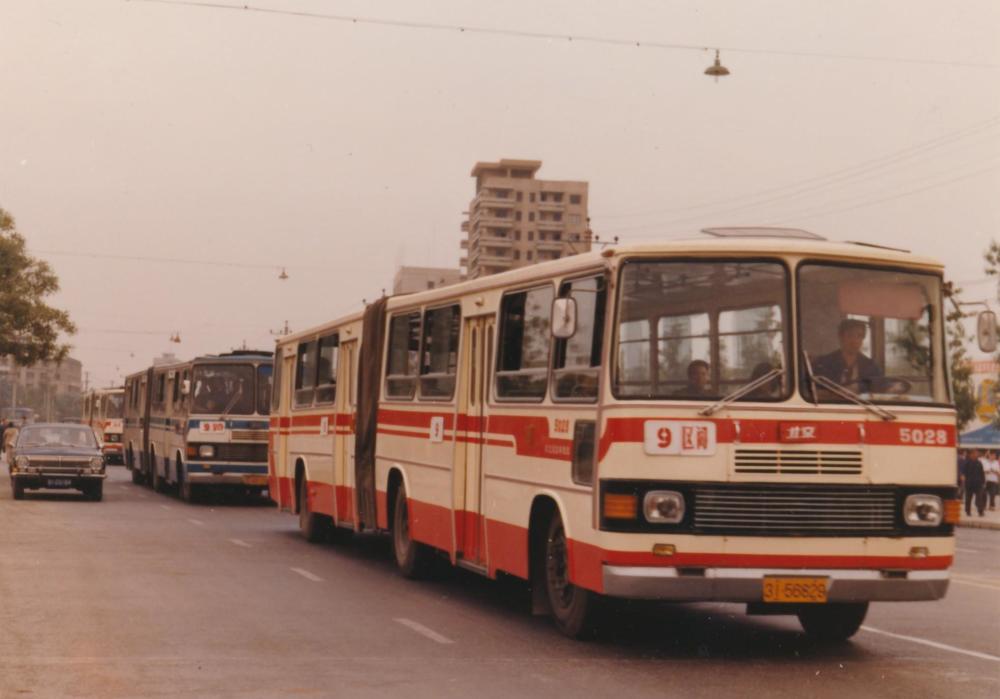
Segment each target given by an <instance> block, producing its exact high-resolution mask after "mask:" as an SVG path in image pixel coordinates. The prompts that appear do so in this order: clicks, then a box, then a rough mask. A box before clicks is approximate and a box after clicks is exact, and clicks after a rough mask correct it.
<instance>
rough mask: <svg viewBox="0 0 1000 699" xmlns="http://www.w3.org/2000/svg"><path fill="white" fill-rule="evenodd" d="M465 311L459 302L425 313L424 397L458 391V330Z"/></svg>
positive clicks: (448, 396)
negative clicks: (456, 377) (456, 381)
mask: <svg viewBox="0 0 1000 699" xmlns="http://www.w3.org/2000/svg"><path fill="white" fill-rule="evenodd" d="M461 319H462V311H461V309H460V308H459V306H458V304H455V305H454V306H447V307H445V308H435V309H433V310H428V311H427V312H426V313H425V314H424V348H423V353H422V357H423V359H422V360H421V362H420V397H421V398H430V399H432V400H434V399H437V400H440V399H449V398H451V397H452V396H453V395H454V393H455V374H456V372H457V371H458V332H459V326H460V324H461Z"/></svg>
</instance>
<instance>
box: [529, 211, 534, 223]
mask: <svg viewBox="0 0 1000 699" xmlns="http://www.w3.org/2000/svg"><path fill="white" fill-rule="evenodd" d="M528 220H529V221H534V220H535V212H534V211H529V212H528Z"/></svg>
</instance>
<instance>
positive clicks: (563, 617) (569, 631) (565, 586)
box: [544, 512, 596, 638]
mask: <svg viewBox="0 0 1000 699" xmlns="http://www.w3.org/2000/svg"><path fill="white" fill-rule="evenodd" d="M544 575H545V591H546V594H547V595H548V600H549V607H550V609H551V612H552V619H553V621H555V624H556V627H557V628H558V629H559V630H560V631H561V632H562V633H564V634H565V635H567V636H569V637H570V638H581V637H583V636H587V635H589V634H590V633H591V632H592V631H593V630H594V608H595V606H596V604H595V603H596V598H595V596H594V594H593V593H592V592H590V591H589V590H584V589H583V588H581V587H577V586H576V585H574V584H572V583H571V582H570V581H569V556H568V549H567V545H566V530H565V529H564V528H563V523H562V518H561V517H560V516H559V513H558V512H553V513H552V518H551V519H550V520H549V527H548V531H547V533H546V536H545V571H544Z"/></svg>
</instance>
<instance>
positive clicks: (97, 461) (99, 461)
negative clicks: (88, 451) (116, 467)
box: [90, 456, 104, 468]
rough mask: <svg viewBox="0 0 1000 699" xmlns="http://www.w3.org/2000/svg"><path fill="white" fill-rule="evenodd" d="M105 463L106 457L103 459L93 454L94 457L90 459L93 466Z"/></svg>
mask: <svg viewBox="0 0 1000 699" xmlns="http://www.w3.org/2000/svg"><path fill="white" fill-rule="evenodd" d="M103 465H104V459H102V458H101V457H99V456H93V457H91V459H90V467H91V468H100V467H101V466H103Z"/></svg>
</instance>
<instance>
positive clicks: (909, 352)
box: [270, 229, 958, 639]
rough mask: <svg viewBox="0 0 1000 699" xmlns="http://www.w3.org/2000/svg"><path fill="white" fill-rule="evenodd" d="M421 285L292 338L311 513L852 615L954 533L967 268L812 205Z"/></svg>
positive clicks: (296, 429)
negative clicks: (681, 235)
mask: <svg viewBox="0 0 1000 699" xmlns="http://www.w3.org/2000/svg"><path fill="white" fill-rule="evenodd" d="M706 233H708V234H709V235H707V236H705V237H704V238H703V239H696V240H689V241H674V242H669V243H663V244H657V245H643V246H635V247H625V246H623V247H619V248H615V249H607V250H604V251H603V252H600V253H597V252H595V253H588V254H583V255H577V256H574V257H569V258H565V259H562V260H556V261H553V262H548V263H544V264H538V265H534V266H531V267H525V268H521V269H517V270H513V271H510V272H506V273H503V274H497V275H495V276H489V277H485V278H480V279H476V280H473V281H469V282H464V283H461V284H456V285H454V286H450V287H445V288H441V289H435V290H429V291H425V292H420V293H416V294H412V295H405V296H397V297H392V298H389V299H382V300H380V301H378V302H376V303H374V304H372V305H370V306H368V307H367V309H366V310H365V311H364V312H363V313H359V314H356V315H353V316H349V317H347V318H343V319H340V320H336V321H333V322H331V323H328V324H326V325H324V326H322V327H317V328H314V329H312V330H309V331H306V332H301V333H297V334H294V335H290V336H287V337H285V338H282V339H281V340H280V341H279V342H278V347H277V353H276V355H275V375H276V377H277V380H276V382H275V385H276V386H277V389H276V390H275V392H274V395H273V403H272V416H271V443H270V449H271V454H270V469H271V470H270V478H271V483H270V485H271V489H272V494H273V497H274V498H275V499H276V500H277V502H278V504H279V506H280V507H281V508H284V509H286V510H290V511H293V512H297V513H298V514H299V521H300V524H301V527H302V529H303V531H304V533H305V534H306V536H307V537H309V538H312V539H315V538H317V537H318V536H319V534H320V533H322V531H323V529H324V527H329V526H330V525H336V526H337V527H345V528H349V529H354V530H387V531H390V532H391V534H392V540H393V551H394V554H395V558H396V561H397V563H398V565H399V568H400V569H401V570H402V572H403V573H404V574H405V575H407V576H416V575H418V574H420V573H421V571H422V570H423V569H424V568H425V566H426V565H427V563H428V556H429V555H433V554H434V553H435V552H438V553H439V554H441V555H443V556H447V557H448V558H450V560H451V562H452V563H453V564H456V565H461V566H463V567H466V568H469V569H472V570H475V571H478V572H480V573H482V574H484V575H488V576H491V577H492V576H495V575H496V574H497V573H498V572H503V573H507V574H511V575H514V576H518V577H521V578H524V579H527V580H529V581H530V583H531V589H532V598H533V607H534V611H535V612H536V613H544V612H548V613H550V614H551V615H552V616H553V617H554V619H555V622H556V624H557V625H558V626H559V627H560V629H561V630H562V631H563V632H565V633H567V634H569V635H573V636H576V635H579V634H582V633H584V632H585V631H586V630H587V629H588V627H589V626H590V625H591V623H592V621H593V618H594V614H593V611H594V607H595V604H596V603H597V602H598V601H599V600H600V598H601V597H602V596H608V597H618V598H637V599H657V600H680V601H699V600H704V601H708V600H715V601H727V602H739V603H745V604H746V605H747V611H748V612H749V613H752V614H793V615H797V616H798V618H799V620H800V621H801V624H802V626H803V628H804V629H805V630H806V632H807V633H809V634H811V635H815V636H817V637H821V638H828V639H845V638H848V637H850V636H851V635H853V634H854V633H855V632H856V631H857V629H858V628H859V627H860V625H861V623H862V621H863V619H864V617H865V614H866V612H867V609H868V605H869V602H872V601H891V600H933V599H938V598H940V597H942V596H943V595H944V594H945V591H946V589H947V586H948V569H949V567H950V565H951V563H952V557H953V550H954V549H953V546H954V540H953V525H954V523H955V521H956V520H957V517H958V508H957V502H956V501H955V500H954V498H955V470H954V447H955V412H954V409H953V406H952V405H951V404H950V399H949V387H948V381H947V380H946V374H945V343H944V335H943V332H944V330H943V324H942V292H941V285H942V268H941V266H940V265H939V264H938V263H936V262H934V261H932V260H928V259H924V258H920V257H916V256H914V255H911V254H909V253H907V252H904V251H897V250H890V249H885V248H879V247H874V246H865V245H860V244H853V243H831V242H826V241H824V240H823V239H821V238H819V237H818V236H815V235H812V234H809V233H806V232H804V231H794V230H772V229H713V230H710V231H706Z"/></svg>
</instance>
